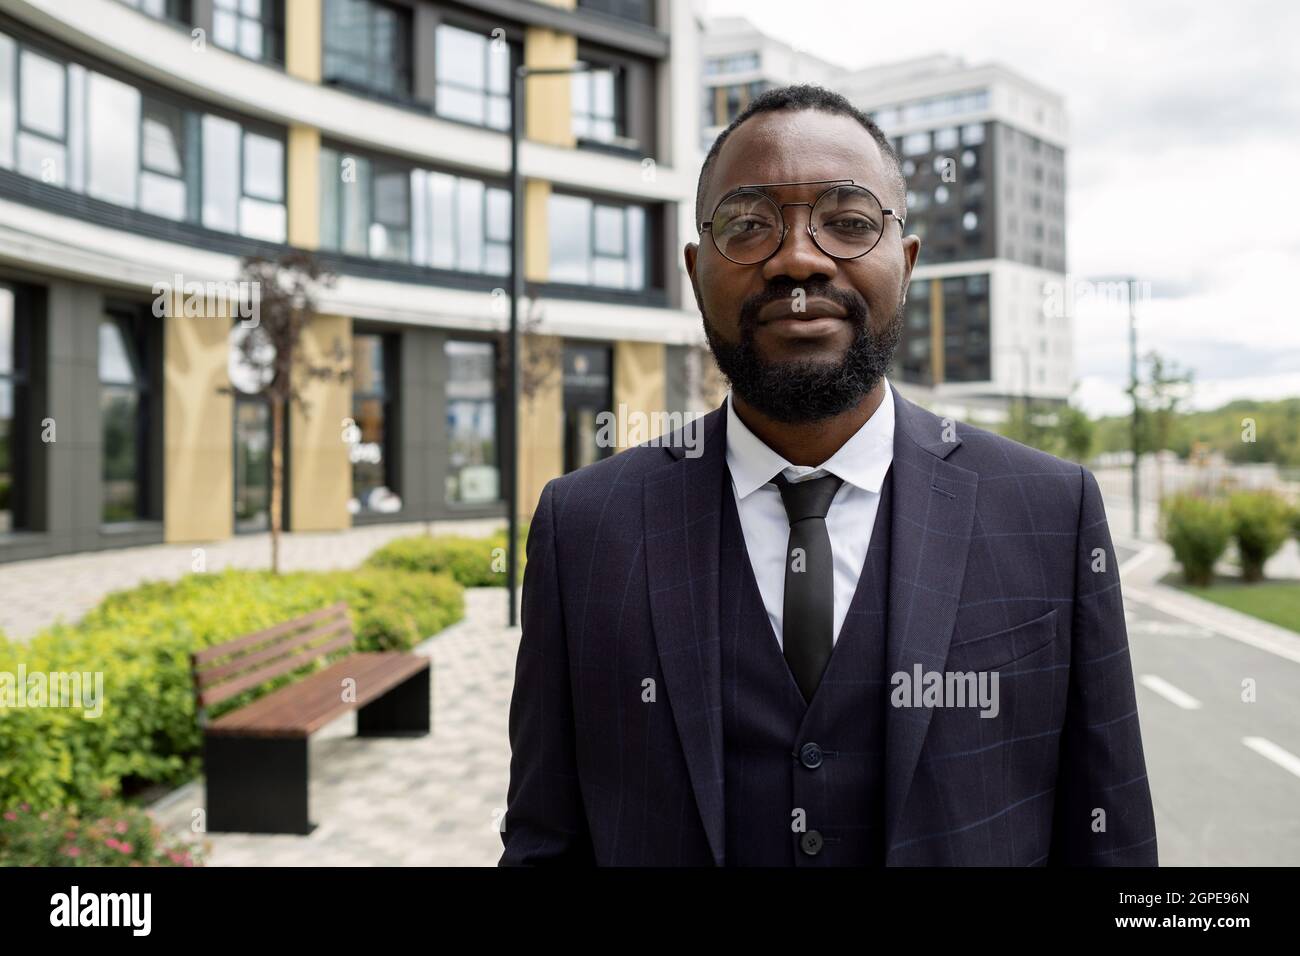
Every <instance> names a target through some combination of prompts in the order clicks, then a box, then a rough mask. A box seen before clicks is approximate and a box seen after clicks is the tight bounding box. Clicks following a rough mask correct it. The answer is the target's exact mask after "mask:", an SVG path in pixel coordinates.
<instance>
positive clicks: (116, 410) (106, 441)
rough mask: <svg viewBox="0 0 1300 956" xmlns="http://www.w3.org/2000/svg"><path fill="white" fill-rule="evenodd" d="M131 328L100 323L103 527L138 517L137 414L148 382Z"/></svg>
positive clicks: (139, 461) (139, 422)
mask: <svg viewBox="0 0 1300 956" xmlns="http://www.w3.org/2000/svg"><path fill="white" fill-rule="evenodd" d="M130 324H131V323H129V322H126V321H124V320H121V319H118V318H114V317H109V318H105V319H104V320H103V321H101V322H100V324H99V396H100V404H99V408H100V416H101V425H102V429H103V431H102V438H103V444H102V448H101V454H102V461H103V470H102V476H103V501H102V507H101V511H100V515H101V519H102V520H103V522H104V523H105V524H111V523H113V522H117V521H133V520H136V519H138V518H140V517H141V516H142V510H141V502H142V491H143V486H142V483H141V474H142V472H143V467H142V466H143V464H144V462H143V449H144V446H143V442H142V436H143V427H142V419H141V416H142V413H143V411H144V401H143V395H144V391H145V384H146V383H145V369H144V365H143V363H142V361H141V356H140V352H139V347H138V343H137V342H136V341H135V339H134V337H133V335H132V334H131V330H130V328H129V325H130Z"/></svg>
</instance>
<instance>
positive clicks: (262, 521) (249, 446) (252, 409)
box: [235, 395, 271, 533]
mask: <svg viewBox="0 0 1300 956" xmlns="http://www.w3.org/2000/svg"><path fill="white" fill-rule="evenodd" d="M269 527H271V406H270V405H269V404H268V403H267V402H266V401H265V400H263V399H258V398H251V397H248V396H245V395H241V396H238V397H237V398H236V399H235V531H237V532H241V533H242V532H247V531H265V530H266V529H267V528H269Z"/></svg>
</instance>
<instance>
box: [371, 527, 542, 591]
mask: <svg viewBox="0 0 1300 956" xmlns="http://www.w3.org/2000/svg"><path fill="white" fill-rule="evenodd" d="M527 540H528V528H527V526H526V525H521V527H520V532H519V551H518V554H519V576H520V580H523V572H524V564H525V563H526V562H525V556H524V544H525V543H526V542H527ZM506 541H507V537H506V532H505V531H504V530H502V531H498V532H497V533H495V534H493V535H491V536H489V537H486V538H467V537H463V536H461V535H440V536H438V537H434V536H432V535H427V534H423V535H416V536H414V537H411V538H395V539H394V540H392V541H390V542H388V543H387V544H386V545H384V546H383V547H382V548H380V549H379V550H377V551H375V552H374V553H373V554H371V555H370V557H369V558H367V559H366V564H365V566H366V567H371V568H384V569H393V570H398V571H426V572H427V571H432V572H435V573H443V572H445V573H447V574H450V575H451V576H452V577H453V578H455V579H456V581H457V582H458V583H459V584H461V585H462V586H464V587H467V588H490V587H505V586H506Z"/></svg>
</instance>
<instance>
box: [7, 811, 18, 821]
mask: <svg viewBox="0 0 1300 956" xmlns="http://www.w3.org/2000/svg"><path fill="white" fill-rule="evenodd" d="M5 819H6V820H17V819H18V814H16V813H14V812H13V811H12V810H6V811H5Z"/></svg>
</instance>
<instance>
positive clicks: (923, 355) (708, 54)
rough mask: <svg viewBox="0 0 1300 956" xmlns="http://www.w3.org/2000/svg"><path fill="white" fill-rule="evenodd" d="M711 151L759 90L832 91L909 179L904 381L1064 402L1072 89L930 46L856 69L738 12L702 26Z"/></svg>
mask: <svg viewBox="0 0 1300 956" xmlns="http://www.w3.org/2000/svg"><path fill="white" fill-rule="evenodd" d="M701 49H702V57H703V68H704V83H705V92H704V101H703V106H704V120H703V138H704V145H705V147H706V148H707V146H708V145H709V144H710V143H711V142H712V141H713V139H714V138H715V137H716V136H717V134H718V133H719V132H720V131H721V129H722V128H723V127H724V126H725V125H726V124H727V123H729V122H730V121H731V120H733V119H734V118H735V116H736V114H737V113H739V112H740V110H742V109H743V108H744V107H745V106H747V105H748V103H749V101H750V100H751V99H752V98H753V97H754V96H756V95H757V94H758V93H759V92H761V91H762V90H765V89H768V88H770V87H773V86H781V85H786V84H789V83H814V84H817V85H821V86H826V87H828V88H831V89H834V90H837V91H838V92H840V93H842V94H844V96H846V97H847V98H848V99H849V100H850V101H851V102H852V103H853V104H854V105H855V106H857V107H858V108H859V109H861V110H863V111H864V112H866V113H868V114H869V115H871V116H872V118H873V119H875V121H876V122H877V123H878V124H879V125H880V126H881V128H882V129H883V130H884V131H885V132H886V133H887V134H888V135H889V136H890V138H891V140H892V141H893V143H894V145H895V147H896V148H897V150H898V152H899V155H900V156H901V158H902V161H903V171H904V173H905V174H906V176H907V179H908V183H909V192H908V196H907V231H908V232H909V233H916V234H917V235H919V236H920V237H921V239H922V247H921V257H920V260H919V261H918V264H917V268H916V271H915V272H914V273H913V276H912V283H911V288H910V289H909V292H908V299H907V307H906V313H907V314H906V327H905V330H904V337H903V341H902V342H901V344H900V346H899V352H898V357H897V359H896V362H895V369H894V372H893V378H894V380H895V381H896V382H898V383H899V384H900V385H902V386H903V387H904V388H905V390H907V391H908V392H909V394H910V395H912V396H913V397H916V398H918V399H920V400H922V401H924V402H926V403H927V404H930V405H932V406H934V407H936V408H944V407H950V408H952V409H953V410H954V411H955V412H956V413H958V414H963V415H967V416H970V417H975V418H985V417H987V418H997V417H1000V416H1002V415H1004V414H1005V410H1006V408H1007V406H1008V403H1009V401H1010V400H1014V399H1019V398H1033V399H1036V400H1042V401H1047V402H1059V401H1063V400H1065V399H1066V398H1068V396H1069V394H1070V390H1071V385H1072V377H1073V360H1072V340H1071V329H1070V324H1069V319H1068V317H1067V316H1065V315H1058V314H1056V313H1057V312H1064V311H1067V310H1060V309H1051V308H1049V307H1048V303H1049V302H1050V301H1052V300H1053V298H1055V300H1056V301H1060V299H1061V297H1062V295H1063V294H1064V290H1063V285H1064V282H1065V150H1066V145H1067V138H1066V114H1065V106H1064V103H1063V101H1062V98H1061V97H1060V96H1059V95H1057V94H1055V93H1053V92H1051V91H1050V90H1047V89H1045V88H1043V87H1041V86H1039V85H1038V84H1036V83H1033V82H1031V81H1030V80H1028V79H1026V78H1025V77H1023V76H1021V75H1019V74H1017V73H1015V72H1014V71H1012V70H1010V69H1008V68H1006V67H1004V66H1002V65H999V64H986V65H981V66H968V65H967V64H966V63H964V62H963V61H962V60H961V59H960V58H957V57H954V56H947V55H934V56H927V57H921V58H917V59H913V60H908V61H905V62H900V63H891V64H885V65H877V66H871V67H868V68H864V69H860V70H846V69H843V68H840V67H837V66H835V65H833V64H830V63H828V62H826V61H824V60H821V59H819V58H817V57H815V56H812V55H810V54H808V53H806V52H803V51H800V50H797V49H796V48H794V47H792V46H791V45H789V44H788V43H785V42H783V41H781V40H777V39H775V38H772V37H769V36H766V35H764V34H763V33H762V32H761V31H759V30H758V29H757V28H756V27H754V26H753V25H752V24H751V23H749V22H748V21H746V20H744V19H742V18H719V19H715V20H710V21H707V22H706V24H705V35H704V38H703V41H702V43H701Z"/></svg>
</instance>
